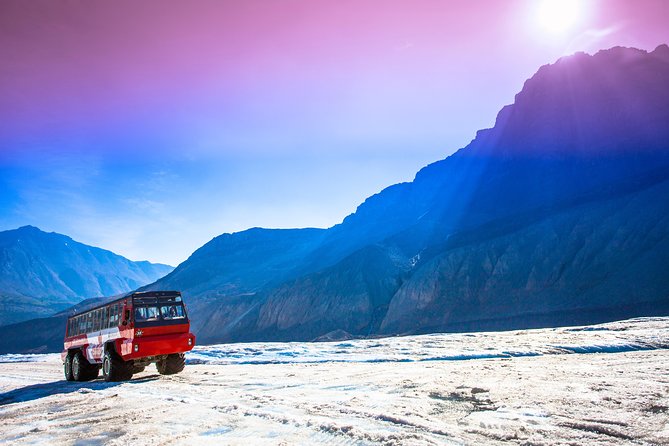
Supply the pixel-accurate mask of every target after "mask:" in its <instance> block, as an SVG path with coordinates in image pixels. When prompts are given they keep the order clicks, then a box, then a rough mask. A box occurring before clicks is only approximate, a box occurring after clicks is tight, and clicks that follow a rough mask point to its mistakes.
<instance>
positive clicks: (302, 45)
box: [0, 0, 669, 265]
mask: <svg viewBox="0 0 669 446" xmlns="http://www.w3.org/2000/svg"><path fill="white" fill-rule="evenodd" d="M557 4H559V5H562V6H559V7H558V9H557V10H556V9H555V7H556V6H555V5H557ZM568 4H570V5H571V6H570V7H569V8H567V7H566V6H565V5H568ZM574 5H576V6H574ZM560 8H562V9H560ZM565 8H566V9H565ZM570 8H571V9H570ZM556 11H557V12H556ZM561 11H562V12H564V16H562V12H561ZM569 14H570V15H569ZM668 22H669V2H663V1H661V0H639V1H634V2H631V1H624V0H610V1H603V0H583V1H581V2H577V3H573V2H572V1H570V0H567V1H560V2H557V0H536V1H531V0H508V1H507V0H500V1H493V0H490V1H487V0H486V1H484V0H475V1H472V2H454V1H433V0H421V1H418V2H402V1H389V2H382V3H381V2H377V1H372V0H363V1H355V2H354V1H351V2H347V1H344V2H329V1H324V2H307V1H300V0H286V1H285V2H272V3H269V2H255V1H244V2H241V1H240V2H219V1H209V0H199V1H196V2H179V1H172V2H167V3H165V2H158V1H153V0H147V1H144V2H141V3H137V2H131V1H126V0H122V1H118V2H109V3H103V2H96V3H88V4H86V3H82V4H79V3H71V2H65V1H44V2H42V1H35V2H24V1H15V0H6V1H3V2H2V3H0V59H2V60H3V70H2V71H0V97H2V98H3V100H2V101H0V119H2V122H3V124H4V125H3V126H1V127H0V230H4V229H13V228H16V227H19V226H22V225H27V224H30V225H34V226H38V227H39V228H41V229H42V230H45V231H56V232H60V233H63V234H67V235H69V236H71V237H73V238H74V239H76V240H79V241H81V242H84V243H87V244H91V245H95V246H100V247H102V248H106V249H110V250H112V251H114V252H117V253H119V254H122V255H125V256H127V257H129V258H131V259H133V260H141V259H148V260H151V261H156V262H163V263H170V264H172V265H176V264H178V263H179V262H181V261H183V260H185V259H186V258H187V257H188V256H189V255H190V254H191V253H192V252H193V251H194V250H195V249H197V248H198V247H200V246H201V245H202V244H204V243H206V242H207V241H209V240H210V239H211V238H213V237H215V236H217V235H219V234H221V233H224V232H234V231H239V230H243V229H246V228H249V227H254V226H261V227H274V228H288V227H329V226H332V225H334V224H337V223H339V222H340V221H341V220H342V219H343V218H344V217H345V216H346V215H348V214H349V213H351V212H353V211H354V210H355V208H356V207H357V206H358V205H359V204H360V203H361V202H362V201H363V200H364V199H365V198H366V197H368V196H370V195H372V194H374V193H377V192H379V191H380V190H381V189H383V188H384V187H386V186H389V185H391V184H394V183H397V182H402V181H410V180H411V179H413V176H414V175H415V173H416V172H417V171H418V170H419V169H420V168H421V167H423V166H425V165H426V164H428V163H430V162H433V161H436V160H438V159H442V158H445V157H446V156H448V155H449V154H451V153H453V152H454V151H455V150H457V149H458V148H460V147H463V146H465V145H466V144H467V143H468V142H469V141H470V140H471V139H472V138H473V137H474V135H475V132H476V130H478V129H481V128H486V127H490V126H492V125H493V123H494V120H495V116H496V113H497V111H498V110H499V109H500V108H501V107H502V106H503V105H505V104H508V103H511V102H513V97H514V95H515V94H516V93H517V92H518V91H519V90H520V89H521V88H522V85H523V82H524V81H525V80H526V79H527V78H529V77H530V76H531V75H532V74H533V73H534V72H535V71H536V70H537V69H538V68H539V66H540V65H543V64H546V63H551V62H554V61H555V60H556V59H557V58H559V57H560V56H562V55H564V54H570V53H573V52H574V51H577V50H584V51H588V52H595V51H596V50H598V49H600V48H608V47H611V46H614V45H626V46H636V47H639V48H642V49H646V50H652V49H654V48H655V46H657V45H658V44H660V43H663V42H667V41H669V31H668V30H667V28H668V27H667V26H666V23H668Z"/></svg>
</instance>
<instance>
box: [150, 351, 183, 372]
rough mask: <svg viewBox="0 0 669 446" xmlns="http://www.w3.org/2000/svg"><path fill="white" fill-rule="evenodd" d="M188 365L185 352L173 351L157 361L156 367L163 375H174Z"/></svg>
mask: <svg viewBox="0 0 669 446" xmlns="http://www.w3.org/2000/svg"><path fill="white" fill-rule="evenodd" d="M184 367H186V358H185V357H184V354H183V353H173V354H171V355H167V357H166V358H165V359H163V360H161V361H158V362H156V368H157V369H158V373H160V374H161V375H174V374H176V373H179V372H181V371H182V370H183V369H184Z"/></svg>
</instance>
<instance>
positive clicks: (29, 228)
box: [16, 225, 44, 232]
mask: <svg viewBox="0 0 669 446" xmlns="http://www.w3.org/2000/svg"><path fill="white" fill-rule="evenodd" d="M16 230H17V231H21V232H44V231H42V230H41V229H40V228H38V227H36V226H32V225H25V226H21V227H20V228H17V229H16Z"/></svg>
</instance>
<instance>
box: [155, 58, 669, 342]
mask: <svg viewBox="0 0 669 446" xmlns="http://www.w3.org/2000/svg"><path fill="white" fill-rule="evenodd" d="M668 87H669V47H667V46H666V45H661V46H659V47H658V48H657V49H656V50H655V51H652V52H646V51H641V50H637V49H632V48H621V47H616V48H612V49H609V50H605V51H600V52H599V53H597V54H595V55H587V54H583V53H579V54H576V55H573V56H569V57H565V58H562V59H560V60H558V61H557V62H556V63H554V64H552V65H546V66H544V67H541V68H540V69H539V71H538V72H537V73H536V74H535V75H534V76H533V77H532V78H531V79H529V80H528V81H527V82H526V83H525V85H524V87H523V89H522V91H521V92H520V93H518V95H516V98H515V101H514V103H513V104H512V105H509V106H506V107H504V108H503V109H502V110H501V111H500V113H499V115H498V116H497V120H496V123H495V126H494V127H493V128H491V129H486V130H482V131H479V132H478V133H477V135H476V138H475V139H474V140H473V141H472V142H471V143H470V144H469V145H468V146H467V147H465V148H463V149H460V150H459V151H458V152H456V153H455V154H453V155H451V156H450V157H448V158H446V159H444V160H442V161H438V162H436V163H433V164H431V165H429V166H427V167H425V168H423V169H422V170H421V171H420V172H418V174H417V175H416V177H415V179H414V180H413V181H412V182H409V183H402V184H396V185H393V186H390V187H389V188H387V189H385V190H383V191H381V192H380V193H378V194H376V195H374V196H372V197H370V198H368V199H367V200H365V202H364V203H362V204H361V205H360V206H359V207H358V209H357V210H356V212H355V213H354V214H352V215H349V216H348V217H346V218H345V219H344V221H343V222H342V223H341V224H339V225H336V226H334V227H332V228H329V229H327V230H314V229H307V230H266V229H258V228H256V229H252V230H249V231H244V232H241V233H236V234H224V235H222V236H219V237H217V238H215V239H214V240H212V241H211V242H209V243H207V244H206V245H204V246H203V247H202V248H200V249H199V250H198V251H196V252H195V253H193V255H192V256H191V257H190V258H189V259H188V260H187V261H186V262H184V263H182V264H181V265H179V267H177V268H176V269H175V270H174V272H173V273H171V274H169V275H167V276H166V277H164V278H162V279H160V280H158V281H156V282H155V283H153V284H151V285H148V286H147V287H146V288H147V289H168V288H169V289H180V290H182V291H183V293H184V296H185V299H186V302H187V304H188V307H189V310H190V315H191V318H192V324H193V329H194V331H195V332H196V334H197V335H198V342H200V343H203V342H204V343H212V342H229V341H251V340H312V339H336V338H340V337H349V336H377V335H392V334H410V333H425V332H438V331H461V330H473V331H476V330H498V329H513V328H528V327H546V326H556V325H570V324H587V323H593V322H603V321H610V320H614V319H621V318H627V317H632V316H644V315H657V314H664V315H666V314H669V274H667V273H666V271H667V268H668V267H669V254H668V253H669V88H668Z"/></svg>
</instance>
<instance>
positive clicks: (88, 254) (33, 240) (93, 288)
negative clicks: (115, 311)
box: [0, 225, 172, 324]
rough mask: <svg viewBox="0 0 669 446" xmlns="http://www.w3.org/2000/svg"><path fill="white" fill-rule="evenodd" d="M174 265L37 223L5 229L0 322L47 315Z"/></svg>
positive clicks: (0, 252)
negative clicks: (136, 258)
mask: <svg viewBox="0 0 669 446" xmlns="http://www.w3.org/2000/svg"><path fill="white" fill-rule="evenodd" d="M171 270H172V267H171V266H169V265H162V264H154V263H150V262H147V261H140V262H133V261H131V260H128V259H126V258H125V257H122V256H119V255H118V254H115V253H113V252H112V251H109V250H106V249H102V248H97V247H94V246H89V245H85V244H83V243H80V242H77V241H76V240H73V239H72V238H71V237H69V236H67V235H63V234H59V233H56V232H51V233H47V232H44V231H41V230H40V229H39V228H37V227H34V226H29V225H28V226H22V227H20V228H18V229H14V230H7V231H1V232H0V290H2V291H0V306H1V308H2V309H3V310H4V311H2V312H0V323H2V324H6V323H11V322H18V321H20V320H23V319H30V318H32V317H35V316H40V315H42V316H47V315H49V314H52V313H54V312H56V311H60V310H62V309H64V308H67V307H69V306H71V305H73V304H75V303H77V302H79V301H81V300H83V299H86V298H91V297H96V296H110V295H115V294H119V293H122V292H127V291H131V290H133V289H135V288H137V287H139V286H140V285H143V284H145V283H148V282H151V281H154V280H156V279H158V278H160V277H162V276H163V275H164V274H166V273H168V272H169V271H171Z"/></svg>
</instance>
